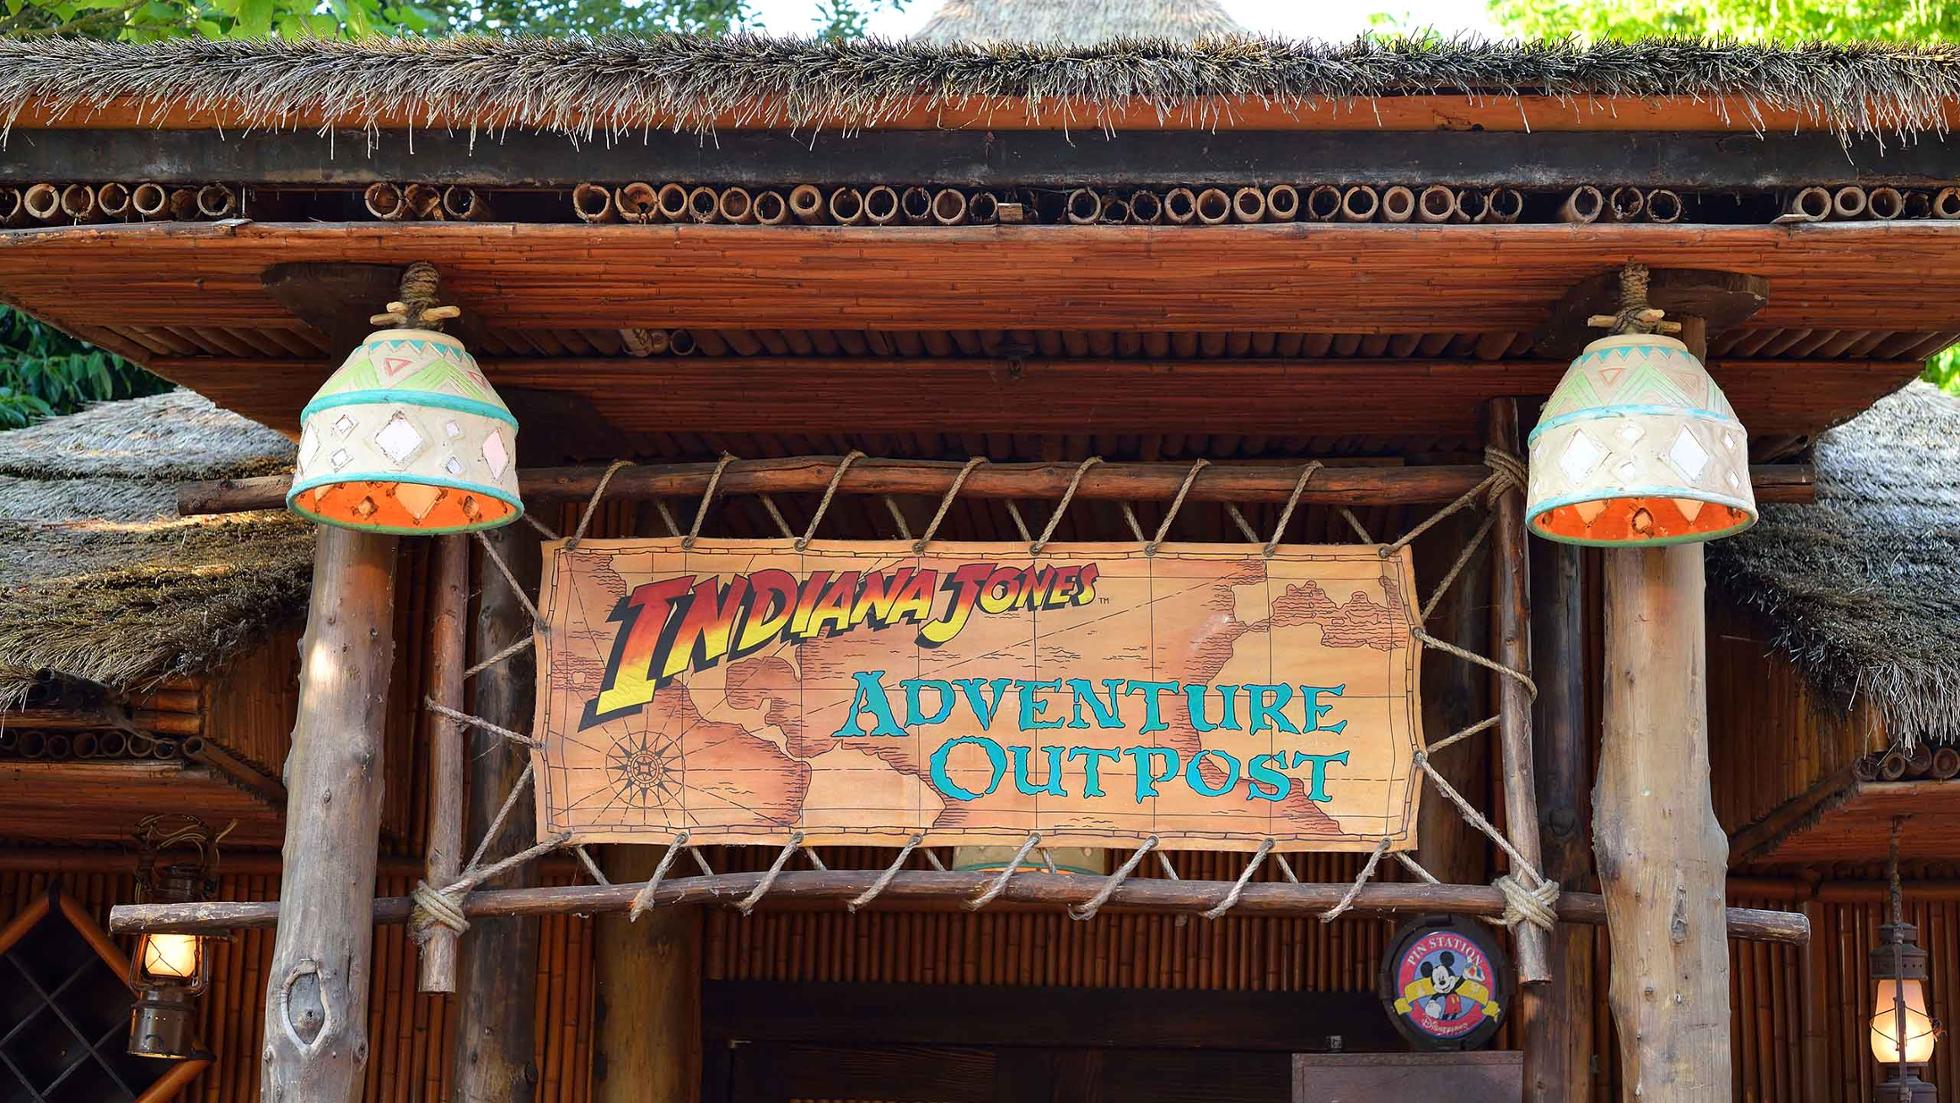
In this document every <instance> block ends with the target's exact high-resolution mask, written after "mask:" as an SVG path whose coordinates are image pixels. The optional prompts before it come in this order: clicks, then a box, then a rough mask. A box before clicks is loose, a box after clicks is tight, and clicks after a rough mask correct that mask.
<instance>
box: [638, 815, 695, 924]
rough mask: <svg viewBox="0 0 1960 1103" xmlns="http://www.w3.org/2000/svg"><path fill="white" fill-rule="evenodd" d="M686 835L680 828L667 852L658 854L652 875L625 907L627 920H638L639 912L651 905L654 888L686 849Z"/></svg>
mask: <svg viewBox="0 0 1960 1103" xmlns="http://www.w3.org/2000/svg"><path fill="white" fill-rule="evenodd" d="M687 836H688V833H687V831H685V830H682V831H681V833H680V834H678V835H676V836H674V841H673V842H671V843H668V844H667V852H666V853H665V854H662V855H661V856H660V861H659V863H658V864H656V865H655V866H654V867H653V876H651V877H649V878H647V883H646V884H645V885H643V886H641V888H640V891H639V892H638V893H637V894H635V895H634V897H633V903H632V905H631V906H629V907H628V908H627V909H626V921H627V922H629V923H631V922H634V921H636V920H638V919H639V918H640V913H642V912H644V911H646V910H647V908H649V907H651V906H652V904H653V894H654V892H655V890H657V889H659V888H660V882H661V881H662V880H663V879H664V878H665V877H666V876H667V871H668V870H670V869H672V868H674V862H675V860H676V859H678V858H679V857H680V856H681V851H683V850H686V849H687Z"/></svg>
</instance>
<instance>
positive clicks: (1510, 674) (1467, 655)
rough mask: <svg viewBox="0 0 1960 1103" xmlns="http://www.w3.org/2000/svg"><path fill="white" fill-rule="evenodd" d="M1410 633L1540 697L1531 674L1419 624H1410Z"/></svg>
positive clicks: (1530, 694) (1445, 652) (1532, 695)
mask: <svg viewBox="0 0 1960 1103" xmlns="http://www.w3.org/2000/svg"><path fill="white" fill-rule="evenodd" d="M1409 634H1410V635H1411V636H1414V637H1415V638H1416V639H1419V640H1421V641H1422V642H1423V643H1424V644H1426V645H1428V646H1430V647H1433V648H1435V649H1436V650H1438V651H1441V652H1443V653H1444V654H1447V655H1455V656H1456V657H1457V658H1459V659H1462V660H1463V661H1465V662H1469V663H1475V664H1477V665H1478V666H1481V667H1483V668H1484V669H1485V670H1491V671H1495V672H1497V673H1499V674H1502V675H1504V676H1505V677H1506V678H1510V679H1512V680H1513V681H1515V682H1517V683H1518V684H1519V685H1521V686H1523V687H1524V691H1525V693H1526V694H1527V695H1529V696H1530V698H1531V699H1532V700H1534V701H1535V700H1537V699H1538V683H1537V682H1534V681H1532V680H1531V677H1530V675H1527V674H1525V673H1524V672H1522V671H1518V670H1513V669H1511V668H1510V667H1508V666H1505V665H1504V664H1503V663H1500V662H1498V661H1497V660H1495V659H1487V658H1485V657H1483V656H1482V655H1479V654H1477V653H1476V652H1475V651H1466V650H1464V649H1463V648H1461V647H1458V646H1457V645H1455V644H1453V643H1449V642H1448V641H1445V640H1439V639H1437V638H1436V637H1435V636H1432V635H1430V634H1429V633H1428V632H1427V631H1425V630H1424V629H1423V627H1422V626H1421V625H1419V624H1412V625H1410V626H1409Z"/></svg>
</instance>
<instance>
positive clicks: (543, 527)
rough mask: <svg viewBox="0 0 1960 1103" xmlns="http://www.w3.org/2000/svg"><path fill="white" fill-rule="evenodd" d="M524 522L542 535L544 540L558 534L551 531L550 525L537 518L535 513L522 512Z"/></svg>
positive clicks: (555, 537)
mask: <svg viewBox="0 0 1960 1103" xmlns="http://www.w3.org/2000/svg"><path fill="white" fill-rule="evenodd" d="M524 523H525V524H527V525H529V526H531V527H532V528H534V529H536V530H537V532H538V535H539V536H542V537H544V538H545V539H546V540H556V539H558V534H557V533H556V532H553V531H552V528H551V526H550V525H547V524H545V523H544V522H543V521H540V520H538V518H537V515H536V514H533V513H529V512H526V513H525V514H524Z"/></svg>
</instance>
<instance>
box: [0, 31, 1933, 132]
mask: <svg viewBox="0 0 1960 1103" xmlns="http://www.w3.org/2000/svg"><path fill="white" fill-rule="evenodd" d="M1417 94H1450V95H1459V94H1461V95H1471V96H1489V97H1509V96H1523V95H1531V96H1548V97H1555V98H1558V99H1561V100H1567V101H1573V102H1585V101H1589V100H1593V99H1597V98H1603V97H1628V96H1631V97H1688V98H1693V99H1697V100H1706V101H1712V102H1716V103H1718V104H1720V105H1722V107H1723V108H1724V109H1726V110H1729V111H1732V112H1734V113H1735V114H1736V115H1737V116H1738V117H1740V118H1744V119H1749V118H1752V117H1754V116H1755V114H1756V112H1757V111H1759V110H1760V109H1787V110H1793V111H1798V112H1802V113H1805V114H1807V115H1808V116H1810V117H1812V118H1814V119H1816V120H1818V121H1819V122H1820V123H1826V124H1828V125H1830V126H1832V127H1834V128H1836V129H1837V130H1838V131H1839V132H1840V133H1844V134H1852V133H1875V134H1907V133H1916V132H1921V131H1935V132H1942V133H1943V132H1944V125H1945V123H1944V119H1945V110H1946V108H1947V106H1948V105H1950V104H1951V103H1953V102H1954V101H1956V100H1960V47H1955V46H1924V47H1904V46H1879V45H1839V44H1813V45H1804V46H1745V45H1738V44H1733V43H1721V42H1699V41H1650V42H1639V43H1598V44H1594V45H1590V46H1582V45H1579V44H1576V43H1573V42H1524V43H1519V42H1484V41H1479V40H1474V39H1468V38H1460V39H1450V40H1445V41H1436V42H1427V41H1411V40H1404V39H1388V40H1376V39H1361V40H1358V41H1355V42H1351V43H1348V44H1345V45H1329V44H1324V43H1316V42H1295V41H1283V40H1277V39H1269V38H1245V37H1227V38H1209V39H1205V40H1203V41H1200V42H1195V43H1176V42H1171V41H1169V40H1166V39H1136V40H1132V39H1124V40H1119V41H1115V42H1108V43H1103V44H1100V45H1096V46H1075V45H1068V44H1062V43H1047V44H1040V43H1036V44H1005V45H979V44H971V43H960V44H933V43H925V42H889V41H880V40H875V39H874V40H868V41H861V42H826V41H811V40H806V39H775V38H766V37H756V36H744V35H737V36H730V37H726V38H713V39H710V38H694V37H685V36H669V37H661V38H649V39H629V38H598V39H584V38H578V39H548V38H529V37H513V38H481V37H478V38H444V39H423V38H400V39H371V40H367V41H362V42H328V41H315V40H278V41H270V42H264V41H260V42H242V41H240V42H223V41H218V42H213V41H205V40H203V39H195V38H187V39H177V40H172V41H169V42H159V43H154V44H149V45H126V44H118V43H108V42H91V41H85V40H79V39H53V40H34V41H0V104H4V105H5V106H4V107H0V120H3V121H5V122H7V123H9V124H11V123H12V121H13V120H14V119H16V118H17V117H18V113H19V112H20V111H22V110H23V109H24V108H25V106H26V105H28V104H30V103H33V104H38V105H41V106H43V107H51V108H54V109H56V110H63V109H71V108H74V109H87V108H89V107H92V106H97V105H102V104H105V103H108V102H111V101H117V100H123V101H126V102H132V103H134V104H136V105H137V106H138V107H139V108H141V109H142V110H143V111H145V112H146V113H148V114H149V115H151V116H160V115H161V114H162V112H164V111H165V110H166V109H171V108H176V109H183V108H189V109H191V110H193V111H198V110H206V109H220V108H222V109H226V110H228V111H236V112H239V113H242V115H243V116H244V118H245V119H247V120H249V121H250V122H251V123H252V125H255V126H260V127H276V126H286V125H296V124H298V123H299V122H300V121H301V120H317V119H320V118H329V119H332V120H334V121H335V122H337V123H339V124H340V125H362V124H364V123H371V122H374V121H376V120H384V119H400V118H413V119H429V118H441V119H443V120H445V121H448V122H459V123H460V124H467V125H473V126H475V127H477V128H488V129H496V128H499V127H506V126H516V127H525V128H538V129H544V130H555V131H561V132H564V133H568V134H574V135H589V134H593V133H595V132H631V131H633V130H637V129H640V128H642V127H661V126H677V127H681V128H699V129H706V128H708V127H710V126H712V125H713V124H714V123H715V121H716V120H720V119H732V120H735V121H736V122H737V123H738V124H740V125H745V126H795V125H802V124H814V123H819V122H823V123H826V124H828V125H844V126H861V125H873V124H876V123H878V122H879V121H881V120H884V119H888V118H891V117H892V116H893V115H895V114H896V113H898V112H900V111H902V110H905V109H908V108H911V107H913V106H916V105H917V104H918V103H920V102H924V103H926V104H928V105H943V106H949V107H959V108H966V109H979V108H986V107H989V106H991V105H995V104H999V105H1001V106H1002V107H1003V109H1005V110H1009V111H1012V112H1014V113H1016V115H1017V116H1020V115H1032V116H1033V117H1034V118H1036V119H1037V120H1044V121H1047V122H1050V123H1055V124H1066V123H1074V124H1077V125H1080V124H1083V123H1086V122H1091V121H1102V120H1105V119H1106V118H1107V117H1108V115H1109V113H1110V112H1111V111H1112V110H1114V109H1116V108H1119V107H1121V108H1131V107H1134V106H1135V105H1137V104H1139V103H1142V104H1146V105H1151V106H1154V107H1155V108H1156V109H1157V110H1159V111H1160V112H1163V113H1165V114H1181V113H1186V112H1191V113H1195V114H1196V115H1197V116H1198V117H1199V118H1201V119H1205V118H1210V119H1215V118H1217V117H1218V116H1219V115H1220V114H1221V113H1224V112H1229V110H1230V105H1231V104H1233V103H1247V104H1253V103H1256V104H1261V105H1278V106H1281V107H1300V108H1307V107H1313V106H1320V105H1325V104H1328V103H1330V102H1335V101H1361V102H1362V110H1363V112H1364V113H1365V101H1368V100H1372V99H1380V98H1385V97H1394V96H1406V95H1417Z"/></svg>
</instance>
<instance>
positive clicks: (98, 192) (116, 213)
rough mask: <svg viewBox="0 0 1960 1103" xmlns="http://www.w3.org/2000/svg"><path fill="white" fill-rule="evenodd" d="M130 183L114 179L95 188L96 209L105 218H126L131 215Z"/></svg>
mask: <svg viewBox="0 0 1960 1103" xmlns="http://www.w3.org/2000/svg"><path fill="white" fill-rule="evenodd" d="M129 202H130V195H129V185H128V184H122V183H118V182H116V181H114V180H111V181H109V182H108V183H106V184H99V185H97V186H96V189H95V209H96V210H98V211H100V212H101V213H102V217H104V218H126V217H128V216H129Z"/></svg>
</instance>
